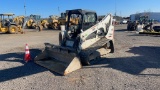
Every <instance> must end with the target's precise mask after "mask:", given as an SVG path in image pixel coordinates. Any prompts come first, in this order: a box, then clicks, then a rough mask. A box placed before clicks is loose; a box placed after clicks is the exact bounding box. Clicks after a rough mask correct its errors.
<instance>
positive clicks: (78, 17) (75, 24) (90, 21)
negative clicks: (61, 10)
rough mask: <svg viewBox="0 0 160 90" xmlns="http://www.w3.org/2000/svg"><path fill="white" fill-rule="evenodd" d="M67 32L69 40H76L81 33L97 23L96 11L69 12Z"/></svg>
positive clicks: (76, 10) (78, 10) (80, 10)
mask: <svg viewBox="0 0 160 90" xmlns="http://www.w3.org/2000/svg"><path fill="white" fill-rule="evenodd" d="M66 13H67V14H68V20H67V28H66V29H67V32H68V36H69V38H72V39H73V38H76V37H77V36H78V35H79V34H80V33H81V32H83V31H85V30H87V29H88V28H90V27H92V26H93V25H95V24H96V22H97V14H96V12H94V11H87V10H82V9H75V10H68V11H67V12H66Z"/></svg>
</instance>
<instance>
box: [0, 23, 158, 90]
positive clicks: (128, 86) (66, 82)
mask: <svg viewBox="0 0 160 90" xmlns="http://www.w3.org/2000/svg"><path fill="white" fill-rule="evenodd" d="M58 33H59V31H58V30H44V31H42V32H36V31H34V30H26V33H25V34H0V37H1V38H0V41H1V43H0V48H1V49H0V87H1V90H160V87H159V85H160V55H159V54H160V36H155V35H139V34H136V32H135V31H127V30H126V25H117V26H116V27H115V53H114V54H109V55H107V57H104V58H102V59H101V60H100V61H99V62H97V63H96V64H94V65H91V66H85V67H83V68H82V69H79V70H77V71H75V72H72V73H70V74H68V75H67V76H61V75H59V74H57V73H54V72H51V71H49V70H47V69H45V68H43V67H41V66H38V65H36V64H35V63H34V62H33V60H32V61H30V62H28V63H25V62H24V60H23V58H24V52H25V44H28V45H29V48H30V53H31V57H32V59H33V58H34V57H35V56H36V55H37V54H39V53H40V52H41V50H43V48H44V43H45V42H49V43H53V44H58Z"/></svg>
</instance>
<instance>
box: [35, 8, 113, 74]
mask: <svg viewBox="0 0 160 90" xmlns="http://www.w3.org/2000/svg"><path fill="white" fill-rule="evenodd" d="M67 16H68V20H67V24H66V30H62V31H61V32H60V33H59V46H57V45H54V44H50V43H45V50H44V51H43V52H42V53H41V54H39V55H37V56H36V57H35V59H34V62H35V63H36V64H38V65H41V66H43V67H45V68H48V69H50V70H51V71H55V72H57V73H59V74H62V75H67V74H68V73H70V72H72V71H75V70H77V69H80V68H81V67H82V65H91V64H92V62H93V61H94V60H97V57H100V56H102V55H105V54H108V53H113V52H114V26H113V25H112V20H113V19H112V15H111V14H108V15H107V16H105V17H104V18H103V19H102V20H101V21H100V22H97V14H96V12H94V11H87V10H82V9H75V10H68V13H67ZM72 17H76V18H78V23H71V21H70V20H71V18H72Z"/></svg>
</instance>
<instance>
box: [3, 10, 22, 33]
mask: <svg viewBox="0 0 160 90" xmlns="http://www.w3.org/2000/svg"><path fill="white" fill-rule="evenodd" d="M13 16H14V14H12V13H10V14H0V32H2V33H10V34H16V33H18V32H20V33H23V31H22V28H21V25H19V24H17V23H16V22H15V21H14V20H13Z"/></svg>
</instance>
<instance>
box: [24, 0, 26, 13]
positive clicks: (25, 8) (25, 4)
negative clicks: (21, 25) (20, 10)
mask: <svg viewBox="0 0 160 90" xmlns="http://www.w3.org/2000/svg"><path fill="white" fill-rule="evenodd" d="M24 12H25V16H26V0H24Z"/></svg>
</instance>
